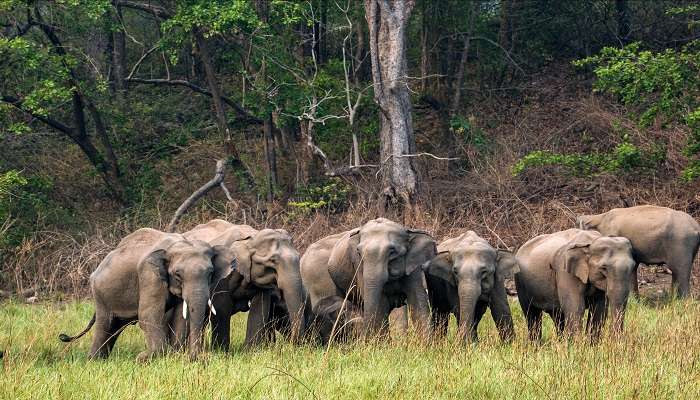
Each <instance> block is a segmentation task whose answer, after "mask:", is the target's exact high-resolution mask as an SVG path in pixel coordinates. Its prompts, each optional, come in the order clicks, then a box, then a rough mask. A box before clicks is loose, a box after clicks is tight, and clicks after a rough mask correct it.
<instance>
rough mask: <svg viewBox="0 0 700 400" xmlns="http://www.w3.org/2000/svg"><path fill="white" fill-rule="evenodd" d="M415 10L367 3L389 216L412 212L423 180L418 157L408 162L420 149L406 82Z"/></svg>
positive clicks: (410, 2)
mask: <svg viewBox="0 0 700 400" xmlns="http://www.w3.org/2000/svg"><path fill="white" fill-rule="evenodd" d="M414 5H415V1H414V0H395V1H391V2H390V1H380V0H365V18H366V19H367V25H368V27H369V43H370V55H371V59H372V80H373V82H374V100H375V102H376V103H377V105H378V106H379V109H380V113H379V115H380V122H381V131H380V142H381V161H382V165H381V172H382V184H383V187H384V188H383V192H382V198H381V199H380V210H381V211H382V212H383V213H386V211H387V209H388V208H396V209H397V211H401V210H402V209H403V207H405V206H408V207H412V206H413V205H414V203H415V200H416V196H417V186H418V177H417V175H416V170H415V168H414V166H413V160H412V157H407V156H406V155H409V154H411V152H412V151H413V149H415V137H414V136H413V121H412V120H411V98H410V96H409V92H408V86H407V84H408V82H407V81H406V28H407V26H408V19H409V17H410V15H411V11H412V10H413V7H414ZM397 206H398V207H397Z"/></svg>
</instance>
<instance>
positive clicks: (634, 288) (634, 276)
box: [630, 263, 639, 298]
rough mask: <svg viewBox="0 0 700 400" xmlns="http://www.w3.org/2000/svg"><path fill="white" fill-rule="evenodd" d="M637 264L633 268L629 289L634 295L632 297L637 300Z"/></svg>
mask: <svg viewBox="0 0 700 400" xmlns="http://www.w3.org/2000/svg"><path fill="white" fill-rule="evenodd" d="M638 275H639V263H637V265H635V266H634V270H633V271H632V279H631V280H630V289H632V293H634V296H635V297H637V298H639V279H638Z"/></svg>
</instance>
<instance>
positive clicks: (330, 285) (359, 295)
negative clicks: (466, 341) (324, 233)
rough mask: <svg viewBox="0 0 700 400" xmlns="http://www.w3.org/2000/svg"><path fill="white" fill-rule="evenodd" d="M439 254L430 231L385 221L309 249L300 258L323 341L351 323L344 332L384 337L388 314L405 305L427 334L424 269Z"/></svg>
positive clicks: (305, 283) (381, 220)
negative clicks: (417, 229) (356, 331)
mask: <svg viewBox="0 0 700 400" xmlns="http://www.w3.org/2000/svg"><path fill="white" fill-rule="evenodd" d="M435 254H436V248H435V241H434V240H433V239H432V238H431V237H430V235H428V234H427V233H426V232H423V231H416V230H410V229H407V228H405V227H403V226H402V225H400V224H398V223H396V222H393V221H390V220H388V219H384V218H378V219H374V220H371V221H369V222H367V223H365V224H364V225H362V226H361V227H359V228H356V229H352V230H350V231H346V232H342V233H338V234H335V235H331V236H328V237H325V238H323V239H321V240H319V241H317V242H315V243H313V244H312V245H311V246H309V248H308V249H307V251H306V252H305V253H304V255H303V257H302V258H301V277H302V281H303V283H304V287H305V288H306V290H307V292H308V295H309V300H310V305H311V307H312V314H313V315H314V317H315V319H316V325H317V329H318V330H319V331H320V332H319V334H320V337H321V340H322V342H324V343H328V341H329V340H330V339H331V334H332V331H333V327H334V326H337V327H343V326H345V325H347V324H349V326H350V327H349V328H348V329H346V330H345V331H346V332H347V331H348V330H357V329H362V330H363V331H364V332H365V333H366V334H377V333H378V334H381V335H385V334H387V333H388V316H389V313H390V312H391V310H392V309H394V308H398V307H401V306H402V305H404V304H407V305H408V306H409V308H410V311H411V318H412V320H413V322H414V324H415V325H416V327H417V328H418V329H419V331H420V332H421V333H423V334H425V335H428V333H429V331H428V324H429V309H428V298H427V293H426V290H425V286H424V283H423V280H424V278H423V272H422V270H421V268H420V266H421V264H423V263H424V262H426V261H428V260H430V259H432V258H433V257H434V256H435ZM341 311H342V312H343V317H344V318H345V319H344V320H343V321H341V320H340V319H339V317H340V315H339V314H340V313H341ZM351 321H354V322H353V323H351ZM318 325H320V326H318Z"/></svg>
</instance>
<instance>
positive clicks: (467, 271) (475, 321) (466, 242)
mask: <svg viewBox="0 0 700 400" xmlns="http://www.w3.org/2000/svg"><path fill="white" fill-rule="evenodd" d="M437 251H438V254H437V256H435V258H433V259H432V260H430V261H429V262H426V263H425V264H423V270H424V271H425V273H426V275H425V278H426V283H427V285H428V297H429V299H430V307H431V309H432V324H433V330H434V331H435V332H436V333H437V334H439V335H440V336H444V335H445V334H446V333H447V325H448V322H449V317H450V314H454V315H455V317H457V321H458V324H459V329H458V330H457V332H458V335H459V337H460V338H461V339H467V338H471V339H472V340H476V339H477V328H478V326H479V322H480V321H481V318H482V317H483V315H484V313H485V312H486V309H487V308H491V316H492V317H493V320H494V322H495V323H496V327H497V328H498V332H499V334H500V336H501V339H502V340H504V341H510V340H512V339H513V337H514V336H515V332H514V330H513V317H512V316H511V313H510V307H509V306H508V295H507V294H506V288H505V285H504V279H505V278H506V277H507V276H509V275H511V274H513V273H517V272H518V270H519V269H518V264H517V262H516V261H515V256H513V254H512V253H510V252H508V251H504V250H496V249H494V248H493V247H491V245H490V244H489V243H488V242H487V241H486V240H484V239H483V238H481V237H480V236H479V235H477V234H476V233H475V232H473V231H468V232H465V233H463V234H462V235H460V236H458V237H456V238H451V239H447V240H445V241H444V242H442V243H440V244H439V245H438V247H437Z"/></svg>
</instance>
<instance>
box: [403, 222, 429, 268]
mask: <svg viewBox="0 0 700 400" xmlns="http://www.w3.org/2000/svg"><path fill="white" fill-rule="evenodd" d="M436 254H437V247H436V246H435V240H433V238H432V236H430V235H429V234H428V232H425V231H419V230H409V231H408V251H407V252H406V255H405V256H404V262H405V263H406V275H411V274H412V273H413V271H415V270H416V269H417V268H419V267H421V265H423V264H424V263H425V262H427V261H430V260H431V259H433V257H435V255H436Z"/></svg>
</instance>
